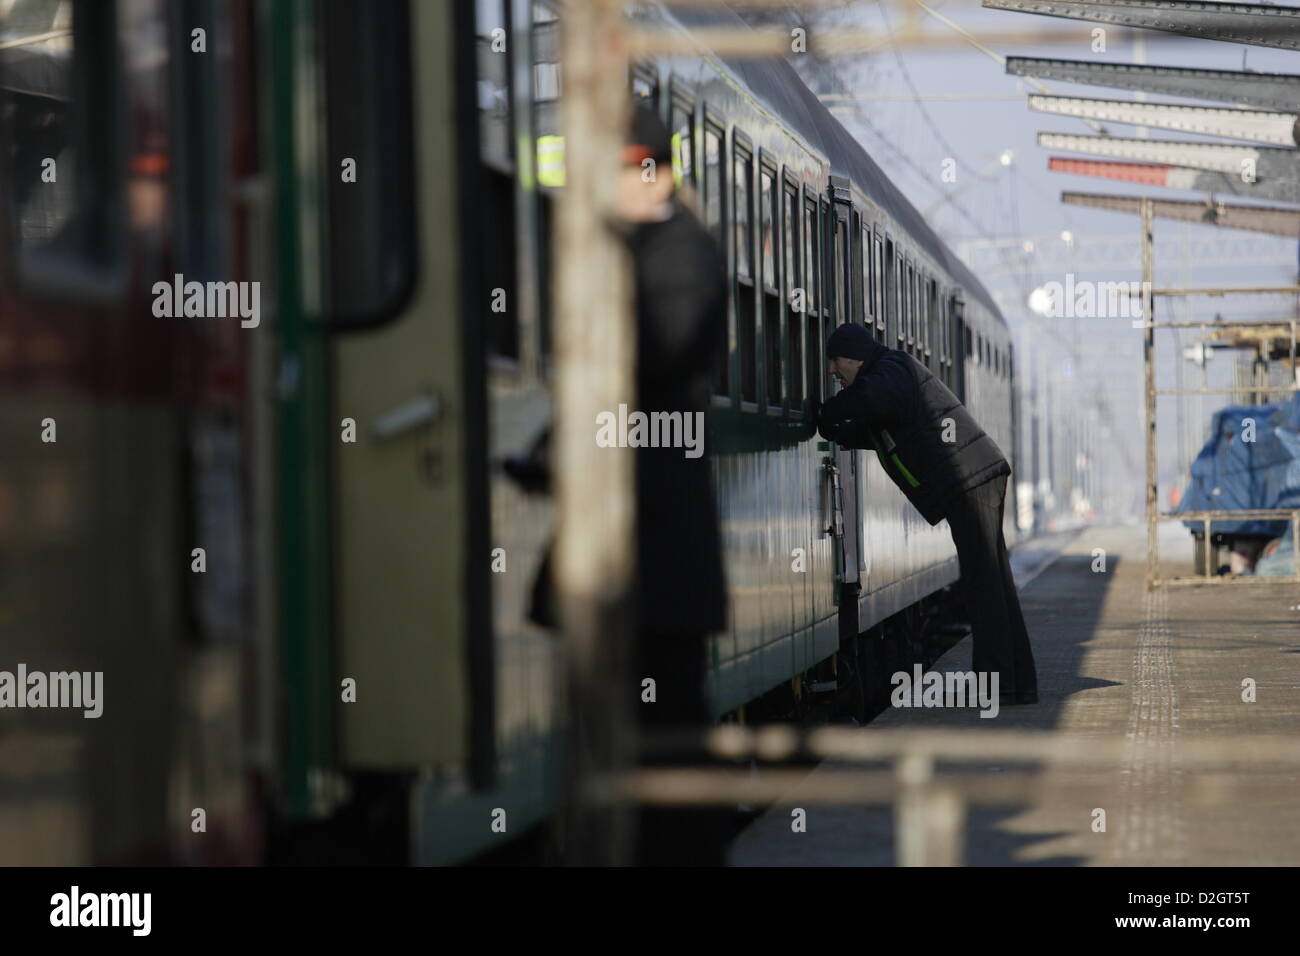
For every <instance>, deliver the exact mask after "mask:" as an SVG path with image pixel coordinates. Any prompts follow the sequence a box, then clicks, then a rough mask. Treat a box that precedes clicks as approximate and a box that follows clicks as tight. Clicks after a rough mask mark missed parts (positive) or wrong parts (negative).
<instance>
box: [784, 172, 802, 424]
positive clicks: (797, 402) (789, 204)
mask: <svg viewBox="0 0 1300 956" xmlns="http://www.w3.org/2000/svg"><path fill="white" fill-rule="evenodd" d="M801 208H802V207H801V203H800V198H799V183H798V181H797V180H796V179H795V178H794V177H793V176H792V175H790V174H789V173H788V172H786V173H785V174H784V175H783V176H782V177H781V210H780V211H781V234H782V237H783V242H784V248H783V250H782V251H783V253H784V254H783V256H782V259H781V266H782V281H783V283H784V284H783V287H782V288H783V290H784V296H783V299H782V302H783V307H784V309H783V311H784V312H785V324H786V367H787V373H788V374H787V380H786V405H787V407H788V408H789V409H790V413H791V415H794V416H802V415H803V404H804V402H805V401H807V392H806V390H805V388H804V374H805V368H804V366H805V358H804V331H805V330H804V324H805V323H804V315H803V311H802V310H796V309H795V307H794V298H795V295H794V290H795V289H797V288H799V281H800V275H801V274H802V270H801V265H802V260H803V245H802V242H801V239H802V236H803V232H802V227H801V225H800V222H799V212H800V209H801ZM792 212H793V217H792V216H791V213H792ZM792 219H793V221H792Z"/></svg>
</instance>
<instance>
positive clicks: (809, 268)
mask: <svg viewBox="0 0 1300 956" xmlns="http://www.w3.org/2000/svg"><path fill="white" fill-rule="evenodd" d="M817 238H818V233H817V205H816V203H814V202H813V201H812V200H811V199H809V200H807V201H806V202H805V203H804V217H803V252H804V270H803V275H804V290H803V291H804V305H805V307H806V311H807V312H809V313H813V312H816V311H817V280H818V277H819V276H820V274H821V266H820V259H821V248H820V247H821V243H820V242H818V241H817Z"/></svg>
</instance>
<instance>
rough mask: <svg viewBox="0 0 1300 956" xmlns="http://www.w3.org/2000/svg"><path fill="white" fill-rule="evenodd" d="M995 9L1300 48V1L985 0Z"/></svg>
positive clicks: (988, 5)
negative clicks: (1291, 3) (1284, 4)
mask: <svg viewBox="0 0 1300 956" xmlns="http://www.w3.org/2000/svg"><path fill="white" fill-rule="evenodd" d="M982 2H983V5H984V6H985V7H987V8H988V9H990V10H1012V11H1016V12H1018V13H1037V14H1041V15H1043V16H1048V17H1063V18H1065V19H1068V20H1089V21H1091V22H1093V23H1104V24H1106V25H1108V26H1123V27H1135V28H1137V29H1144V30H1161V31H1163V32H1165V33H1177V34H1180V35H1181V36H1188V37H1202V38H1204V39H1207V40H1227V41H1228V42H1230V43H1248V44H1251V45H1252V46H1267V47H1277V48H1279V49H1283V50H1300V7H1277V6H1264V5H1262V4H1261V5H1255V4H1245V3H1196V2H1188V0H1146V2H1138V0H982Z"/></svg>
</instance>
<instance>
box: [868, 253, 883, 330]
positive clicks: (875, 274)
mask: <svg viewBox="0 0 1300 956" xmlns="http://www.w3.org/2000/svg"><path fill="white" fill-rule="evenodd" d="M871 246H872V256H871V263H872V265H871V297H872V299H873V301H874V302H875V314H876V332H877V333H878V335H877V338H879V339H880V340H881V341H884V339H885V294H884V284H885V245H884V242H883V241H882V240H881V238H880V233H878V232H874V231H873V232H872V234H871Z"/></svg>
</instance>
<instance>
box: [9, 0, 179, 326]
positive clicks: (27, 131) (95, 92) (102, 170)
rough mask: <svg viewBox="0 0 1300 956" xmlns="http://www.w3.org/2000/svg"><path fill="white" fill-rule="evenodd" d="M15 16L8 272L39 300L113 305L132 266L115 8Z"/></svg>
mask: <svg viewBox="0 0 1300 956" xmlns="http://www.w3.org/2000/svg"><path fill="white" fill-rule="evenodd" d="M13 13H14V18H13V21H12V23H11V29H10V30H9V31H8V32H6V33H5V35H4V39H5V41H6V42H5V44H4V46H5V47H7V48H10V49H9V52H8V53H6V54H4V55H0V124H2V125H3V128H0V144H2V145H3V149H0V196H3V197H4V200H3V208H2V213H3V214H2V215H0V219H3V227H2V228H3V230H4V233H5V236H4V239H5V245H6V247H7V253H8V258H9V261H10V262H11V263H12V268H13V269H14V271H15V274H16V276H17V278H18V280H19V281H20V282H21V283H22V285H23V286H24V287H25V288H27V289H28V290H30V291H32V292H34V293H36V294H39V295H42V296H47V297H57V298H70V299H76V300H81V301H87V302H96V303H107V302H112V301H114V300H116V299H117V298H118V297H119V296H120V295H121V294H122V293H123V292H124V291H125V289H126V278H127V269H128V264H129V256H128V254H127V249H128V245H127V243H128V229H127V196H126V195H125V193H124V189H123V184H124V181H125V170H126V150H127V143H126V140H125V137H124V136H123V134H122V130H123V126H124V122H123V121H124V119H125V116H124V113H125V108H124V93H123V82H122V78H123V65H122V63H121V60H120V54H119V49H118V44H117V42H116V39H117V37H118V31H119V23H118V20H119V17H118V6H117V4H115V3H103V2H95V0H81V2H77V3H73V4H70V5H69V4H56V3H44V4H28V5H27V6H26V9H25V10H24V11H23V13H24V16H22V17H18V16H17V15H16V11H14V12H13ZM161 159H162V160H164V161H165V160H166V159H167V155H166V153H165V152H164V153H162V154H161Z"/></svg>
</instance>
